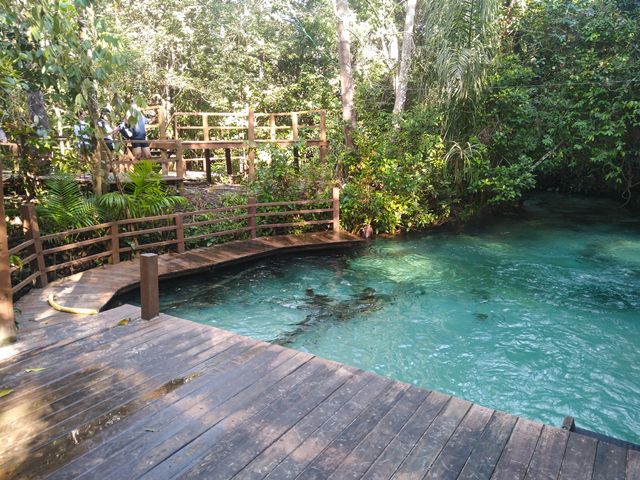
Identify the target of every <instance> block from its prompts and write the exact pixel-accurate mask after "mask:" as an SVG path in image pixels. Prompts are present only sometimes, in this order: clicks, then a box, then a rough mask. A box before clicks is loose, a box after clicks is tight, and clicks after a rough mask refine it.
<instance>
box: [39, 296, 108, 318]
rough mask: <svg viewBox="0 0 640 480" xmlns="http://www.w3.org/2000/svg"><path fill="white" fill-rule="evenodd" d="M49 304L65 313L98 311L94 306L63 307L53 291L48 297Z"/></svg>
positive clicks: (91, 312)
mask: <svg viewBox="0 0 640 480" xmlns="http://www.w3.org/2000/svg"><path fill="white" fill-rule="evenodd" d="M47 301H48V302H49V305H50V306H51V308H53V309H54V310H58V311H59V312H65V313H78V314H80V315H96V314H97V313H98V311H97V310H94V309H93V308H74V307H63V306H62V305H60V304H59V303H56V299H55V297H54V296H53V293H51V294H49V298H47Z"/></svg>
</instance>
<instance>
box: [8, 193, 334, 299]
mask: <svg viewBox="0 0 640 480" xmlns="http://www.w3.org/2000/svg"><path fill="white" fill-rule="evenodd" d="M339 205H340V202H339V190H338V189H337V188H334V189H333V193H332V196H331V198H324V199H313V200H293V201H282V202H268V203H257V202H256V201H255V198H250V199H249V201H248V203H246V204H243V205H232V206H228V207H220V208H213V209H209V210H200V211H196V212H178V213H172V214H168V215H158V216H153V217H145V218H133V219H127V220H120V221H117V222H109V223H101V224H99V225H92V226H89V227H84V228H76V229H73V230H67V231H64V232H57V233H52V234H47V235H40V228H39V224H38V221H37V217H36V212H35V208H34V206H33V204H26V205H23V206H22V208H21V217H22V222H23V223H22V225H23V231H24V233H25V241H24V242H22V243H20V244H19V245H16V246H14V247H13V248H11V249H10V250H9V255H11V256H13V257H14V260H16V259H15V257H17V258H19V259H20V260H19V261H16V262H15V263H17V264H18V265H17V266H15V267H13V268H12V288H11V291H12V294H14V295H15V294H16V293H18V292H20V291H21V290H22V289H23V288H25V287H27V286H30V285H35V286H37V287H44V286H46V285H47V284H48V282H49V280H50V279H51V278H57V277H64V276H67V275H70V274H73V273H75V272H76V271H79V270H86V269H87V268H91V267H93V266H97V265H100V264H101V263H106V262H108V263H112V264H116V263H119V262H120V261H123V260H128V259H131V258H133V257H134V256H136V255H137V254H138V253H142V252H157V253H166V252H170V251H175V252H178V253H184V252H185V251H187V250H189V249H192V248H197V247H202V246H208V245H210V244H213V243H224V242H227V241H231V240H236V239H240V238H245V239H255V238H257V237H259V236H261V235H265V234H266V235H269V234H274V233H279V232H281V231H282V230H286V231H289V232H290V231H294V232H295V233H298V232H300V231H306V230H308V229H310V228H317V227H322V226H325V228H328V226H331V229H333V230H334V231H338V230H339V228H340V226H339V223H340V206H339Z"/></svg>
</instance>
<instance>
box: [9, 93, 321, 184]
mask: <svg viewBox="0 0 640 480" xmlns="http://www.w3.org/2000/svg"><path fill="white" fill-rule="evenodd" d="M143 111H144V112H147V113H150V112H152V113H153V118H154V119H153V123H150V124H149V125H148V126H147V129H148V133H149V135H148V137H149V140H146V141H142V140H124V142H125V143H126V145H128V147H130V148H133V147H135V146H136V145H137V144H140V143H148V144H149V145H150V147H151V149H152V153H153V158H152V160H153V161H154V162H157V163H159V164H160V166H161V168H162V173H163V176H164V179H165V180H166V181H177V182H182V181H183V180H186V179H190V178H195V175H194V174H196V172H197V173H200V172H202V175H203V176H204V178H206V180H207V182H208V183H212V181H213V175H212V173H213V172H212V165H213V164H214V163H216V162H217V161H220V162H223V165H224V171H225V173H226V174H227V175H229V176H232V175H235V176H247V177H248V178H250V179H252V178H254V176H255V161H256V154H257V152H258V150H259V149H260V148H262V147H266V146H279V147H290V148H291V150H292V156H293V162H294V164H295V165H299V164H300V161H301V158H302V156H303V154H302V153H301V149H305V155H308V154H309V153H310V152H314V153H317V156H318V158H319V160H320V161H324V160H325V158H326V156H327V151H328V147H329V143H328V141H327V111H326V110H319V109H316V110H304V111H296V112H273V113H267V112H255V111H254V109H253V108H248V109H247V111H244V112H227V113H224V112H176V113H174V114H172V115H170V116H169V115H167V111H166V108H165V107H164V106H163V105H151V106H149V107H147V108H144V109H143ZM63 133H64V132H62V131H61V132H58V137H56V139H57V141H58V147H57V148H58V149H59V150H60V151H61V152H62V153H64V152H65V151H67V150H72V149H73V148H74V140H73V139H72V138H68V137H65V136H63ZM0 149H1V150H2V151H5V152H10V153H12V154H14V155H15V154H18V150H19V148H18V145H16V144H0ZM110 155H111V154H109V156H110ZM135 162H136V160H135V159H134V157H133V155H132V153H131V152H130V151H129V150H126V151H125V153H124V154H123V155H120V156H118V157H117V158H114V159H113V160H112V161H111V162H110V163H111V167H112V168H113V170H114V173H116V174H119V173H123V172H126V171H127V170H129V169H130V167H131V166H132V165H133V164H134V163H135ZM196 165H197V170H194V168H193V167H194V166H196ZM79 180H83V181H91V178H90V176H88V175H84V176H82V177H79Z"/></svg>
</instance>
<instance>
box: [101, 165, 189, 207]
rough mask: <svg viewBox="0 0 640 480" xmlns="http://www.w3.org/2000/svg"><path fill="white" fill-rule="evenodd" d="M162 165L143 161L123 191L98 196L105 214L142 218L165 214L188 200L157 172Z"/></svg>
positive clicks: (129, 178) (129, 177) (132, 173)
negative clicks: (179, 194)
mask: <svg viewBox="0 0 640 480" xmlns="http://www.w3.org/2000/svg"><path fill="white" fill-rule="evenodd" d="M157 169H158V164H157V163H155V162H150V161H146V160H145V161H142V162H138V163H136V164H134V165H133V169H132V171H131V172H130V173H128V174H127V178H126V181H125V182H124V187H123V191H121V192H111V193H106V194H104V195H102V196H101V197H99V198H98V200H97V203H98V205H99V206H100V207H101V208H102V209H103V210H104V213H105V216H107V217H109V218H112V219H122V218H142V217H147V216H153V215H162V214H165V213H169V212H171V211H173V210H174V209H175V208H176V207H180V206H183V205H185V204H186V203H187V200H186V199H185V198H184V197H180V196H178V195H172V194H171V193H170V191H169V189H168V188H167V186H166V183H165V182H164V181H163V180H162V176H161V175H160V174H159V173H158V172H157V171H156V170H157Z"/></svg>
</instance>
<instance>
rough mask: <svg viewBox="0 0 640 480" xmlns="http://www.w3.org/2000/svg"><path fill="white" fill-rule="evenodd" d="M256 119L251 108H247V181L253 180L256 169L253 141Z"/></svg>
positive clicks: (254, 138)
mask: <svg viewBox="0 0 640 480" xmlns="http://www.w3.org/2000/svg"><path fill="white" fill-rule="evenodd" d="M255 126H256V118H255V114H254V112H253V107H249V115H248V131H247V140H248V142H249V153H248V155H247V163H248V165H247V166H248V169H249V172H248V174H249V180H253V179H254V178H255V174H256V169H255V159H256V148H255V140H256V132H255Z"/></svg>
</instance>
